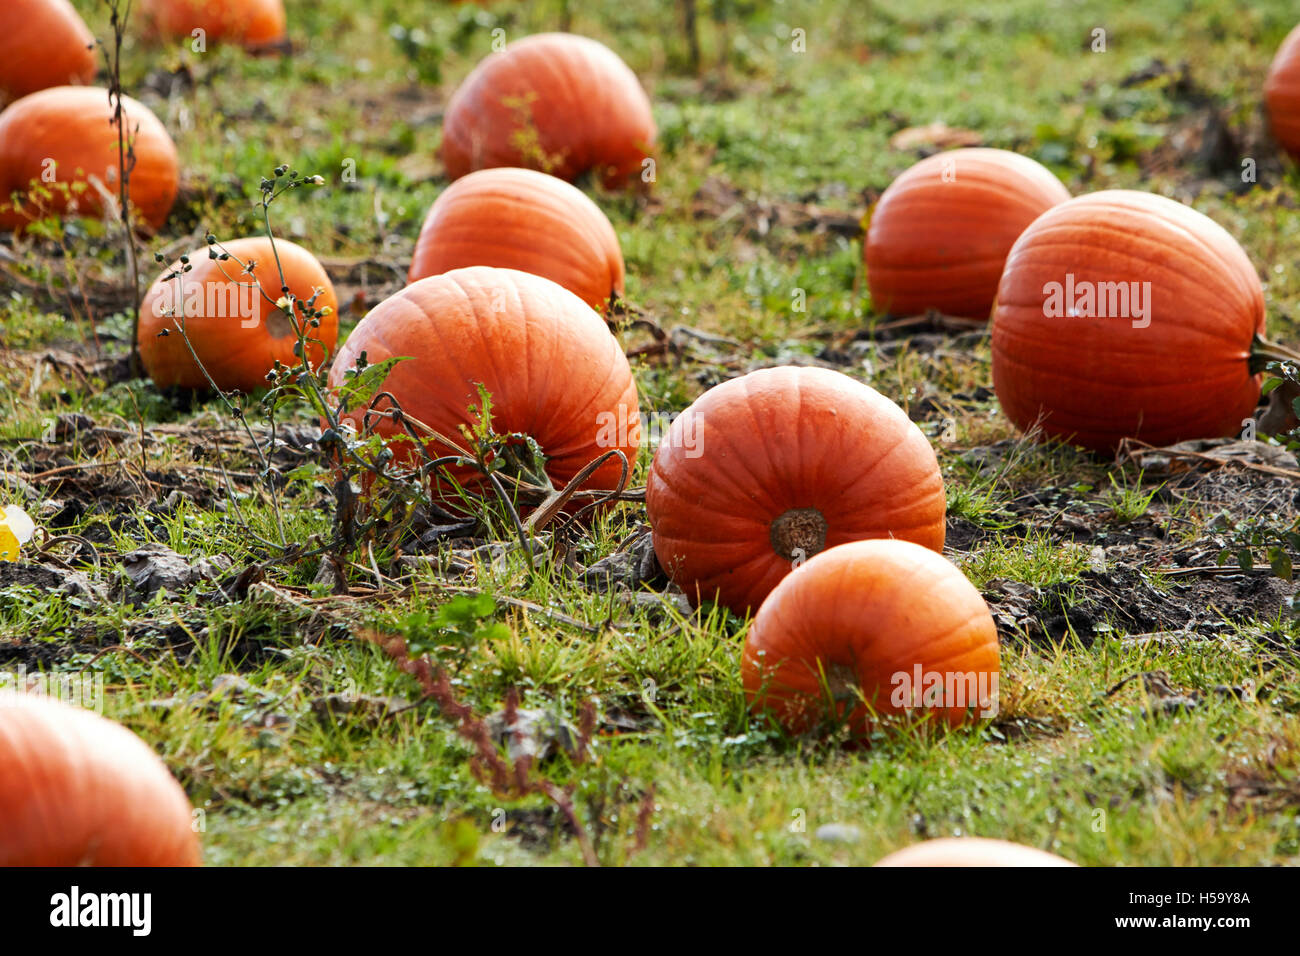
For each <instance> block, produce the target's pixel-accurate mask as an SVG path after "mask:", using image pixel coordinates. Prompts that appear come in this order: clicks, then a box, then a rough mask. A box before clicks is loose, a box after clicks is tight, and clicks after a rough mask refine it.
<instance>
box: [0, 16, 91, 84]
mask: <svg viewBox="0 0 1300 956" xmlns="http://www.w3.org/2000/svg"><path fill="white" fill-rule="evenodd" d="M95 65H96V64H95V37H94V36H93V35H92V34H91V32H90V30H89V28H87V26H86V23H85V21H84V20H82V19H81V15H80V14H79V13H77V11H76V10H75V9H74V8H73V6H72V4H71V3H69V2H68V0H4V3H3V4H0V106H3V105H4V104H5V103H7V102H9V101H10V100H16V99H18V98H19V97H22V96H26V95H27V94H28V93H35V92H36V91H37V90H44V89H47V88H48V87H51V86H64V85H65V84H74V85H75V84H83V85H84V84H86V83H89V82H90V81H91V80H93V79H94V78H95Z"/></svg>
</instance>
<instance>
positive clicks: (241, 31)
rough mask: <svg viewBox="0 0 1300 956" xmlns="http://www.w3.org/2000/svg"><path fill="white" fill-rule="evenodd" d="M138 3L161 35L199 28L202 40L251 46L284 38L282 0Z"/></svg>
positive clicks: (189, 32)
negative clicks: (201, 32)
mask: <svg viewBox="0 0 1300 956" xmlns="http://www.w3.org/2000/svg"><path fill="white" fill-rule="evenodd" d="M141 7H142V9H143V12H144V14H145V16H146V17H148V19H149V21H150V22H151V23H152V25H153V27H154V29H155V30H157V31H158V32H159V33H160V34H162V35H163V36H168V37H193V36H194V31H195V30H202V31H203V39H204V40H205V41H214V42H219V41H227V42H230V43H238V44H242V45H244V46H247V47H253V48H255V47H260V46H268V45H271V44H276V43H280V42H281V41H283V40H284V38H285V15H284V2H283V0H143V2H142V4H141Z"/></svg>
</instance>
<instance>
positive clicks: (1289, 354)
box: [1250, 335, 1300, 375]
mask: <svg viewBox="0 0 1300 956" xmlns="http://www.w3.org/2000/svg"><path fill="white" fill-rule="evenodd" d="M1270 362H1293V363H1296V364H1300V352H1297V351H1296V350H1295V349H1292V348H1290V347H1289V346H1286V345H1283V344H1282V343H1280V342H1270V341H1269V340H1268V339H1266V338H1264V337H1263V336H1262V335H1256V336H1255V339H1254V341H1252V342H1251V343H1250V374H1252V375H1257V374H1259V373H1260V372H1262V371H1264V369H1265V368H1267V367H1268V364H1269V363H1270Z"/></svg>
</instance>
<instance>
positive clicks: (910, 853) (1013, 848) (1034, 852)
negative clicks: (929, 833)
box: [875, 837, 1078, 866]
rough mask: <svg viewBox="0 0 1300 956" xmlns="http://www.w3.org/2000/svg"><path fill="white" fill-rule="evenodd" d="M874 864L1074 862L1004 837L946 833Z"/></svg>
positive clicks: (935, 864) (1006, 864)
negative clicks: (989, 837) (957, 835)
mask: <svg viewBox="0 0 1300 956" xmlns="http://www.w3.org/2000/svg"><path fill="white" fill-rule="evenodd" d="M875 865H876V866H1077V865H1078V864H1076V863H1072V862H1070V861H1069V860H1067V859H1065V858H1064V857H1059V856H1057V855H1056V854H1055V853H1048V852H1047V851H1046V850H1038V849H1035V848H1034V847H1031V846H1025V845H1024V844H1021V843H1011V842H1010V841H1007V840H991V839H988V838H987V837H945V838H941V839H937V840H926V841H924V842H922V843H914V844H912V845H911V846H908V847H903V849H901V850H895V851H894V852H893V853H891V854H889V856H887V857H884V858H883V859H881V860H878V861H876V863H875Z"/></svg>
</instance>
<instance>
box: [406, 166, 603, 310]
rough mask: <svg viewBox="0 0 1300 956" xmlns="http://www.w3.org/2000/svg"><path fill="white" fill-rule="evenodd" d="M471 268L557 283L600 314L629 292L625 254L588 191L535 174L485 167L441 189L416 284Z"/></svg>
mask: <svg viewBox="0 0 1300 956" xmlns="http://www.w3.org/2000/svg"><path fill="white" fill-rule="evenodd" d="M465 266H496V267H499V268H503V269H518V270H520V271H521V272H531V273H533V275H539V276H544V277H546V278H547V279H550V280H552V281H553V282H558V283H559V284H560V285H562V286H564V287H565V288H566V289H568V290H569V291H570V292H572V293H574V294H575V295H576V296H578V298H580V299H582V300H583V301H584V302H586V303H587V304H588V305H590V306H592V307H594V308H596V309H601V310H603V309H605V308H606V307H607V306H608V305H609V301H610V296H611V294H612V293H618V294H619V295H622V293H623V253H622V252H621V251H620V250H619V247H618V236H617V234H616V233H615V232H614V227H613V226H612V225H610V222H609V220H608V219H606V218H605V214H604V213H603V212H601V211H600V207H599V206H597V205H596V204H595V203H594V202H592V201H591V200H590V199H589V198H587V196H586V194H584V193H583V192H582V190H580V189H577V188H576V187H574V186H571V185H569V184H568V183H566V182H565V181H564V180H562V179H557V178H556V177H554V176H548V175H546V174H545V173H539V172H535V171H534V170H531V169H515V168H512V167H498V168H495V169H481V170H479V171H478V172H473V173H470V174H469V175H468V176H464V177H462V178H461V179H458V180H456V181H455V182H454V183H452V184H451V185H450V186H448V187H447V189H446V190H444V191H443V193H442V195H440V196H439V197H438V198H437V200H435V201H434V204H433V206H432V208H430V209H429V214H428V216H426V217H425V220H424V227H423V228H422V229H421V230H420V238H419V239H418V240H417V241H416V243H415V257H414V259H413V260H412V262H411V269H410V274H409V280H408V281H410V282H414V281H415V280H417V279H423V278H426V277H427V276H432V275H439V274H441V273H443V272H450V271H451V270H452V269H460V268H463V267H465Z"/></svg>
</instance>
